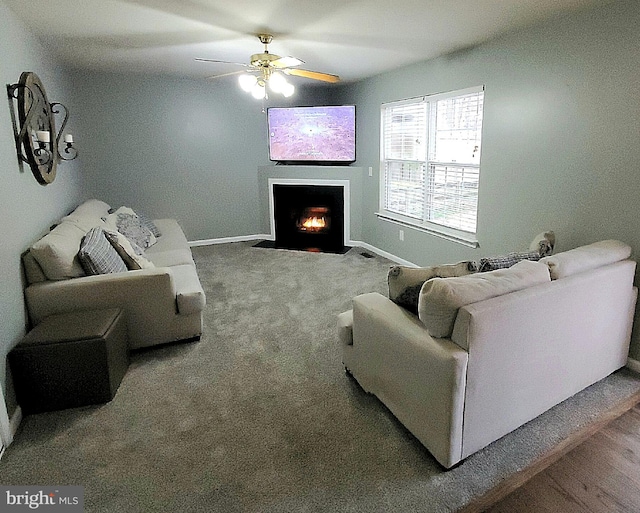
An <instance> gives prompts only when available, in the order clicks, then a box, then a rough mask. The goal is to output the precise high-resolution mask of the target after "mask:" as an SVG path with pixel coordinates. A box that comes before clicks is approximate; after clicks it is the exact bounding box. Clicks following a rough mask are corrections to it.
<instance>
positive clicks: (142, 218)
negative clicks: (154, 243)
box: [136, 212, 162, 237]
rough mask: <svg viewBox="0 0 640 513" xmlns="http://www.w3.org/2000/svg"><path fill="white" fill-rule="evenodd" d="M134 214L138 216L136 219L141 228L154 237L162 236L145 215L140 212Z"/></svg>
mask: <svg viewBox="0 0 640 513" xmlns="http://www.w3.org/2000/svg"><path fill="white" fill-rule="evenodd" d="M136 214H137V215H138V219H140V222H141V223H142V226H144V227H145V228H146V229H147V230H149V231H150V232H151V233H153V235H154V236H155V237H160V236H161V235H162V233H161V232H160V230H159V229H158V227H157V226H156V224H155V223H154V222H153V221H152V220H151V219H150V218H149V217H148V216H147V215H146V214H144V213H140V212H136Z"/></svg>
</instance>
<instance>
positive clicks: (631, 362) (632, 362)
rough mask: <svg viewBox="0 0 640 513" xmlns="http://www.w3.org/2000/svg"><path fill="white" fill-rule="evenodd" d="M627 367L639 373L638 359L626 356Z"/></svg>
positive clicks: (639, 364)
mask: <svg viewBox="0 0 640 513" xmlns="http://www.w3.org/2000/svg"><path fill="white" fill-rule="evenodd" d="M627 368H628V369H631V370H632V371H633V372H637V373H638V374H640V361H638V360H634V359H633V358H627Z"/></svg>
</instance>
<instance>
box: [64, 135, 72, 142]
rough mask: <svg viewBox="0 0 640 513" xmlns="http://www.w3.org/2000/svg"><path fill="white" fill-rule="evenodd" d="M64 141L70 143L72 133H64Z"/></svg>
mask: <svg viewBox="0 0 640 513" xmlns="http://www.w3.org/2000/svg"><path fill="white" fill-rule="evenodd" d="M64 142H66V143H72V142H73V135H71V134H66V135H65V136H64Z"/></svg>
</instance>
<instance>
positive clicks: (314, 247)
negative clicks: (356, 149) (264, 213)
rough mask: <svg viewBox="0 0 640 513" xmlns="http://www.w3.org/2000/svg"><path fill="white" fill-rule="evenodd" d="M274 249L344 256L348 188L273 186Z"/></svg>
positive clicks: (330, 186)
mask: <svg viewBox="0 0 640 513" xmlns="http://www.w3.org/2000/svg"><path fill="white" fill-rule="evenodd" d="M273 216H274V225H275V242H274V247H276V248H282V249H301V250H306V251H325V252H331V253H343V252H345V251H346V250H347V249H349V248H346V247H345V245H344V187H340V186H332V185H290V184H274V185H273Z"/></svg>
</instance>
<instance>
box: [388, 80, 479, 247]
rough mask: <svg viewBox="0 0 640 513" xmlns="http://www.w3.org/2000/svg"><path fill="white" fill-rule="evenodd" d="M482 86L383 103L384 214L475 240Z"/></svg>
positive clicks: (447, 234) (454, 236)
mask: <svg viewBox="0 0 640 513" xmlns="http://www.w3.org/2000/svg"><path fill="white" fill-rule="evenodd" d="M483 100H484V91H483V88H482V87H477V88H473V89H467V90H464V91H456V92H452V93H445V94H438V95H432V96H426V97H424V98H414V99H411V100H404V101H400V102H394V103H387V104H383V105H382V116H381V117H382V130H381V132H382V143H381V171H382V172H381V181H382V183H381V187H380V209H381V215H382V216H383V217H386V218H390V219H394V220H397V221H400V222H404V223H407V224H411V225H416V226H419V227H422V228H425V229H427V230H428V231H433V232H435V233H437V234H442V235H444V236H448V237H451V238H454V239H459V240H462V241H466V242H475V241H476V239H475V233H476V223H477V214H478V181H479V177H480V147H481V135H482V107H483Z"/></svg>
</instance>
